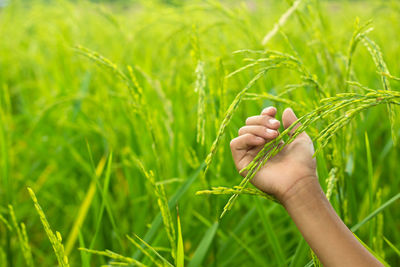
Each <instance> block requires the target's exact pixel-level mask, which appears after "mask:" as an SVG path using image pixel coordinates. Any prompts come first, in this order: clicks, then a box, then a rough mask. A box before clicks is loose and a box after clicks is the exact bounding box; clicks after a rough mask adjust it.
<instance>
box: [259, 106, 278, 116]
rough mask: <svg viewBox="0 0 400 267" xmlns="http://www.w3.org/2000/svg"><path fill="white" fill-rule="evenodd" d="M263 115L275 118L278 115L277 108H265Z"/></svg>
mask: <svg viewBox="0 0 400 267" xmlns="http://www.w3.org/2000/svg"><path fill="white" fill-rule="evenodd" d="M261 115H268V116H271V117H275V115H276V107H267V108H264V109H263V111H262V112H261Z"/></svg>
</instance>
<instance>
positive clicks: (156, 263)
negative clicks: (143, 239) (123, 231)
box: [126, 235, 163, 267]
mask: <svg viewBox="0 0 400 267" xmlns="http://www.w3.org/2000/svg"><path fill="white" fill-rule="evenodd" d="M126 238H127V239H128V240H129V241H130V242H131V243H132V244H133V245H134V246H135V247H136V248H137V249H139V250H140V251H141V252H142V253H143V254H144V255H145V256H146V257H147V258H149V259H150V261H151V262H152V263H153V264H155V265H156V266H158V267H161V266H163V265H162V264H161V262H160V261H159V260H157V259H155V258H154V257H153V256H152V255H151V254H150V253H148V252H147V250H145V249H144V248H143V247H142V246H141V245H140V244H138V243H137V242H136V241H135V240H134V239H133V238H131V237H130V236H128V235H127V236H126Z"/></svg>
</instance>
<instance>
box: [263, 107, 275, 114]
mask: <svg viewBox="0 0 400 267" xmlns="http://www.w3.org/2000/svg"><path fill="white" fill-rule="evenodd" d="M271 109H274V107H267V108H264V109H263V111H262V112H261V113H268V112H269V111H270V110H271Z"/></svg>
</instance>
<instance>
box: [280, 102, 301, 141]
mask: <svg viewBox="0 0 400 267" xmlns="http://www.w3.org/2000/svg"><path fill="white" fill-rule="evenodd" d="M295 121H297V117H296V114H294V112H293V109H291V108H287V109H285V110H284V111H283V114H282V123H283V127H284V128H285V129H287V128H288V127H289V126H290V125H292V124H293V123H294V122H295ZM300 125H301V124H300V123H298V124H297V125H296V126H295V127H294V128H293V129H292V130H291V131H290V135H292V134H293V133H294V131H295V130H296V129H297V128H298V127H299V126H300Z"/></svg>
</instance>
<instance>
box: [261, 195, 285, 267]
mask: <svg viewBox="0 0 400 267" xmlns="http://www.w3.org/2000/svg"><path fill="white" fill-rule="evenodd" d="M255 202H256V208H257V211H258V215H259V216H260V218H261V222H262V225H263V226H264V232H265V234H266V236H267V239H268V241H269V242H270V244H271V247H272V250H273V251H274V255H275V259H276V262H277V265H279V266H286V263H285V254H284V252H283V249H282V246H281V244H280V243H279V239H278V237H277V236H276V234H275V231H274V230H273V229H274V227H273V226H272V223H271V219H270V217H269V215H268V214H267V213H266V212H265V210H264V208H263V205H262V202H261V201H260V199H259V198H256V199H255Z"/></svg>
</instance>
